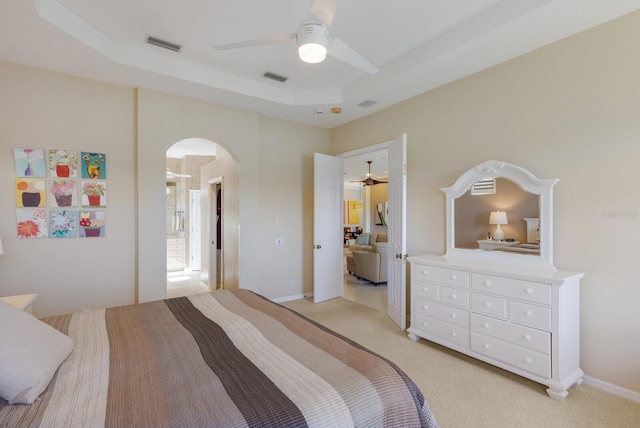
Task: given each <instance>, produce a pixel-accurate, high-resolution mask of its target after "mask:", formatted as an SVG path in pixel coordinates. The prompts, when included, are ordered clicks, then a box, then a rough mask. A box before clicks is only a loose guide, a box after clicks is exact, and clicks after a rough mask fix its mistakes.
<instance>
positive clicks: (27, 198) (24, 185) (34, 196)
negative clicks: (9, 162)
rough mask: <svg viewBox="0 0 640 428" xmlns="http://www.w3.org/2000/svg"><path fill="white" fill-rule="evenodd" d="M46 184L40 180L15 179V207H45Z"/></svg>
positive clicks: (43, 180)
mask: <svg viewBox="0 0 640 428" xmlns="http://www.w3.org/2000/svg"><path fill="white" fill-rule="evenodd" d="M46 188H47V183H46V180H45V179H41V178H17V179H16V206H17V207H21V208H22V207H24V208H27V207H45V206H46V205H47V204H46V202H47V199H46Z"/></svg>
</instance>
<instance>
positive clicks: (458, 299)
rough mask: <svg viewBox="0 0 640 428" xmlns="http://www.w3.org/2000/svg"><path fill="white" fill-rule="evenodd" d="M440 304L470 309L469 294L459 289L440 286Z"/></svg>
mask: <svg viewBox="0 0 640 428" xmlns="http://www.w3.org/2000/svg"><path fill="white" fill-rule="evenodd" d="M439 301H440V302H444V303H448V304H450V305H456V306H460V307H462V308H468V307H469V292H468V291H465V290H460V289H459V288H451V287H445V286H443V285H441V286H440V299H439Z"/></svg>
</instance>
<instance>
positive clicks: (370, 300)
mask: <svg viewBox="0 0 640 428" xmlns="http://www.w3.org/2000/svg"><path fill="white" fill-rule="evenodd" d="M368 149H369V150H368V151H367V148H365V149H363V150H362V151H360V152H359V153H357V154H352V155H350V156H346V155H345V157H344V210H345V215H344V234H345V236H344V294H343V296H344V298H345V299H348V300H352V301H354V302H357V303H360V304H362V305H365V306H368V307H371V308H373V309H376V310H379V311H382V312H385V313H386V312H387V282H386V279H387V278H386V273H387V269H386V263H387V258H388V251H386V250H387V249H386V248H384V249H376V250H377V252H378V253H379V254H380V256H379V257H385V259H384V260H380V261H381V262H383V263H384V264H385V267H384V268H383V269H382V273H380V272H379V271H378V273H376V275H375V278H374V277H371V278H369V279H367V278H366V277H360V276H358V273H359V272H356V271H354V269H355V263H354V262H353V255H352V250H353V251H360V250H365V251H370V250H372V249H374V248H375V247H378V246H380V245H382V246H384V245H386V244H382V243H381V242H379V241H383V240H382V239H381V240H378V239H377V238H378V236H380V237H382V235H384V236H385V239H386V236H387V233H388V232H387V224H386V221H385V219H384V213H383V212H380V210H379V208H380V207H385V206H386V205H387V203H388V184H387V183H383V182H386V181H388V177H389V170H388V158H387V157H388V149H386V148H385V149H382V150H380V149H379V148H378V147H377V146H373V147H370V148H368ZM369 162H370V163H369ZM368 178H371V179H374V180H376V184H369V185H367V183H366V182H365V180H367V179H368ZM381 214H382V217H381ZM363 234H368V236H369V238H371V237H374V238H373V239H372V240H371V242H369V243H367V245H365V246H362V245H357V244H356V240H358V238H360V237H362V236H363ZM359 242H362V240H360V241H359ZM361 247H362V248H361ZM368 256H370V257H368V258H359V260H360V261H361V262H362V260H363V259H364V260H366V262H367V263H369V262H370V261H373V258H375V256H373V255H368ZM347 258H351V260H350V263H347ZM370 259H371V260H370ZM360 271H366V275H369V276H371V274H372V272H371V269H370V266H369V265H367V266H364V267H362V266H361V267H360ZM366 275H365V276H366ZM371 279H374V280H376V281H380V280H385V281H383V282H379V283H377V284H376V283H374V282H372V281H371Z"/></svg>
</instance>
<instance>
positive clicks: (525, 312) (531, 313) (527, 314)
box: [524, 311, 533, 317]
mask: <svg viewBox="0 0 640 428" xmlns="http://www.w3.org/2000/svg"><path fill="white" fill-rule="evenodd" d="M524 314H525V315H526V316H528V317H532V316H533V312H531V311H524Z"/></svg>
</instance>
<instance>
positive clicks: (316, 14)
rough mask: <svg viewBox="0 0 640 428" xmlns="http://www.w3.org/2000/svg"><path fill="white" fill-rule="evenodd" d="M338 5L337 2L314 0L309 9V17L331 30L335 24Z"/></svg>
mask: <svg viewBox="0 0 640 428" xmlns="http://www.w3.org/2000/svg"><path fill="white" fill-rule="evenodd" d="M337 4H338V1H337V0H313V1H312V2H311V7H310V8H309V17H310V18H311V19H313V20H314V21H316V22H318V23H320V24H324V26H325V27H327V28H329V27H331V24H332V23H333V16H334V15H335V13H336V7H337Z"/></svg>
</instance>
